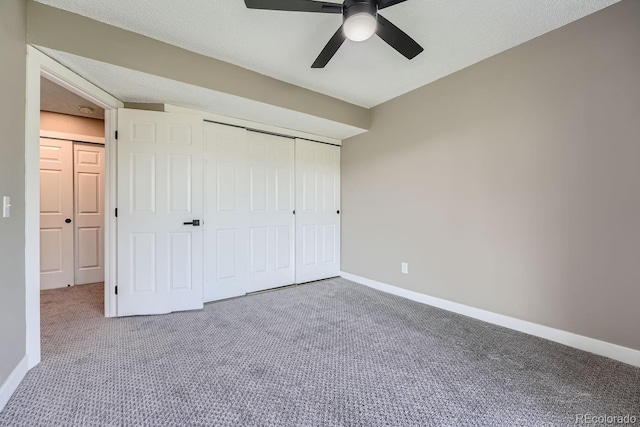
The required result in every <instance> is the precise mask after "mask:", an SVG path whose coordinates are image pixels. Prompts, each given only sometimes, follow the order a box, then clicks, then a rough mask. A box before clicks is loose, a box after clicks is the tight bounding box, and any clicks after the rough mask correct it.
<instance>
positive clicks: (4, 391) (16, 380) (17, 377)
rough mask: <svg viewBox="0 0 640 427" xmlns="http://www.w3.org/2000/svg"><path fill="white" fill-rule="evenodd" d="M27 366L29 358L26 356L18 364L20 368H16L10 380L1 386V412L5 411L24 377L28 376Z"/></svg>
mask: <svg viewBox="0 0 640 427" xmlns="http://www.w3.org/2000/svg"><path fill="white" fill-rule="evenodd" d="M27 365H28V363H27V356H25V357H23V358H22V360H21V361H20V362H19V363H18V366H16V367H15V369H14V370H13V372H11V374H10V375H9V378H7V380H6V381H5V382H4V384H2V386H0V411H2V410H3V409H4V407H5V405H6V404H7V402H8V401H9V399H11V396H12V395H13V392H14V391H16V389H17V388H18V386H19V385H20V382H21V381H22V379H23V378H24V376H25V375H27V371H28V367H27Z"/></svg>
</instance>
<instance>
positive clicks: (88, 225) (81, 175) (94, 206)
mask: <svg viewBox="0 0 640 427" xmlns="http://www.w3.org/2000/svg"><path fill="white" fill-rule="evenodd" d="M73 163H74V169H73V173H74V185H73V193H74V202H75V203H74V209H75V215H74V216H75V218H74V222H73V224H74V229H75V233H74V236H75V245H74V251H75V257H74V259H75V284H76V285H85V284H87V283H99V282H104V146H100V145H93V144H80V143H74V144H73Z"/></svg>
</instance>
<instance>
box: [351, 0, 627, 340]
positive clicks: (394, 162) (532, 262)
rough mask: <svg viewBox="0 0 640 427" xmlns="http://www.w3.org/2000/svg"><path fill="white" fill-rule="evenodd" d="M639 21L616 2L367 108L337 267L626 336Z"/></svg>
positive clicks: (557, 323)
mask: <svg viewBox="0 0 640 427" xmlns="http://www.w3.org/2000/svg"><path fill="white" fill-rule="evenodd" d="M639 23H640V1H636V0H623V1H622V2H621V3H618V4H617V5H615V6H612V7H610V8H607V9H605V10H603V11H601V12H598V13H596V14H594V15H591V16H589V17H586V18H585V19H582V20H580V21H577V22H575V23H573V24H570V25H568V26H566V27H563V28H560V29H558V30H556V31H554V32H551V33H549V34H547V35H545V36H542V37H540V38H537V39H535V40H532V41H530V42H528V43H525V44H523V45H521V46H519V47H516V48H514V49H512V50H510V51H507V52H505V53H502V54H500V55H497V56H495V57H493V58H490V59H488V60H486V61H483V62H481V63H479V64H476V65H474V66H472V67H470V68H467V69H465V70H462V71H460V72H458V73H456V74H454V75H451V76H449V77H447V78H444V79H442V80H440V81H438V82H435V83H433V84H430V85H427V86H425V87H422V88H420V89H418V90H415V91H413V92H411V93H409V94H406V95H404V96H401V97H399V98H396V99H395V100H392V101H389V102H388V103H385V104H383V105H381V106H379V107H377V108H375V109H374V110H373V111H372V126H371V130H370V132H368V133H366V134H363V135H360V136H357V137H354V138H351V139H349V140H347V141H345V142H344V145H343V151H342V180H343V181H342V182H343V184H342V185H343V188H342V190H343V218H342V219H343V241H342V250H343V252H342V253H343V256H342V269H343V270H344V271H346V272H349V273H352V274H356V275H359V276H364V277H366V278H369V279H373V280H377V281H381V282H384V283H388V284H392V285H396V286H400V287H402V288H406V289H409V290H412V291H417V292H421V293H424V294H428V295H432V296H435V297H440V298H444V299H447V300H451V301H455V302H458V303H462V304H466V305H470V306H473V307H479V308H482V309H486V310H490V311H493V312H496V313H501V314H504V315H507V316H512V317H516V318H519V319H525V320H528V321H532V322H535V323H539V324H542V325H547V326H551V327H554V328H559V329H562V330H566V331H570V332H574V333H577V334H580V335H585V336H588V337H593V338H596V339H600V340H604V341H608V342H612V343H615V344H619V345H622V346H626V347H631V348H634V349H640V329H639V325H640V24H639ZM403 261H406V262H408V263H409V272H410V274H409V275H403V274H401V273H400V263H401V262H403Z"/></svg>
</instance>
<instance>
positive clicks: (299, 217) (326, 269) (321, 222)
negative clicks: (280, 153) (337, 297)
mask: <svg viewBox="0 0 640 427" xmlns="http://www.w3.org/2000/svg"><path fill="white" fill-rule="evenodd" d="M295 169H296V177H295V179H296V283H305V282H310V281H313V280H320V279H326V278H329V277H335V276H338V275H339V274H340V147H336V146H333V145H328V144H320V143H317V142H311V141H306V140H300V139H297V140H296V166H295Z"/></svg>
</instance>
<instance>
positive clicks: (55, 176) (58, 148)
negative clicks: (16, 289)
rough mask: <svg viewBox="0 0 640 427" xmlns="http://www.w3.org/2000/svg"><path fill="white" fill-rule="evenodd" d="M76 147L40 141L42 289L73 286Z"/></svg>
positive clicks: (55, 141) (51, 141) (52, 141)
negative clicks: (74, 165)
mask: <svg viewBox="0 0 640 427" xmlns="http://www.w3.org/2000/svg"><path fill="white" fill-rule="evenodd" d="M72 219H73V144H72V143H71V142H70V141H60V140H55V139H48V138H41V139H40V288H41V289H53V288H60V287H65V286H73V284H74V281H73V224H72Z"/></svg>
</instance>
